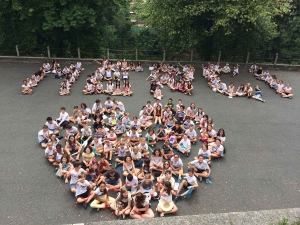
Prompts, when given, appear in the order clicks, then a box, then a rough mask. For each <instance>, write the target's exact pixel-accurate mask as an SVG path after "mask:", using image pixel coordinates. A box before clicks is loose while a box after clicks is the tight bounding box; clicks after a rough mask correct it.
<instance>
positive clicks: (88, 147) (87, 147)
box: [83, 145, 92, 153]
mask: <svg viewBox="0 0 300 225" xmlns="http://www.w3.org/2000/svg"><path fill="white" fill-rule="evenodd" d="M87 149H90V153H92V147H91V146H89V145H88V146H86V147H85V149H84V150H83V152H85V153H86V150H87Z"/></svg>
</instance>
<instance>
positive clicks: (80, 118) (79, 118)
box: [76, 115, 85, 123]
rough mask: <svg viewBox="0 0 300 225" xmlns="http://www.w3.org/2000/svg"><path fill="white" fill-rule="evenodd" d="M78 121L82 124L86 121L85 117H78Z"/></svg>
mask: <svg viewBox="0 0 300 225" xmlns="http://www.w3.org/2000/svg"><path fill="white" fill-rule="evenodd" d="M76 120H77V122H78V123H81V122H82V121H84V120H85V116H83V115H82V116H81V117H79V116H77V118H76Z"/></svg>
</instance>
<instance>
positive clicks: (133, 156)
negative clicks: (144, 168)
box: [131, 151, 142, 159]
mask: <svg viewBox="0 0 300 225" xmlns="http://www.w3.org/2000/svg"><path fill="white" fill-rule="evenodd" d="M131 157H132V158H136V159H140V158H142V154H141V153H140V152H137V153H136V154H135V153H134V152H133V151H132V152H131Z"/></svg>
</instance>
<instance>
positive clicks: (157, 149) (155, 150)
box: [152, 148, 161, 156]
mask: <svg viewBox="0 0 300 225" xmlns="http://www.w3.org/2000/svg"><path fill="white" fill-rule="evenodd" d="M157 151H158V152H159V156H161V150H160V149H159V148H156V149H154V151H153V153H152V155H154V156H156V154H155V153H156V152H157Z"/></svg>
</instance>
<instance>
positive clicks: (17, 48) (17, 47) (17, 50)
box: [16, 45, 20, 56]
mask: <svg viewBox="0 0 300 225" xmlns="http://www.w3.org/2000/svg"><path fill="white" fill-rule="evenodd" d="M16 52H17V56H20V52H19V46H18V45H16Z"/></svg>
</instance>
